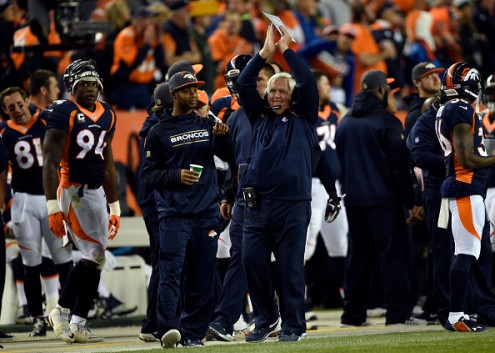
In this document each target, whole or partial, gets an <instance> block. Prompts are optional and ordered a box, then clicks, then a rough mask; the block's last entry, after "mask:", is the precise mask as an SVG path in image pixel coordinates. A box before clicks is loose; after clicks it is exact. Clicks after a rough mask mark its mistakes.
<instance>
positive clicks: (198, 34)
mask: <svg viewBox="0 0 495 353" xmlns="http://www.w3.org/2000/svg"><path fill="white" fill-rule="evenodd" d="M192 6H193V7H192V9H191V16H192V28H191V36H192V38H193V39H194V41H195V42H196V46H197V47H198V48H199V50H200V52H201V63H202V64H203V70H201V72H199V73H198V80H200V81H204V82H205V85H204V87H203V89H204V90H205V91H206V93H208V95H212V94H213V92H214V91H215V76H216V74H217V65H216V63H215V62H214V61H213V59H212V58H211V48H210V46H209V45H208V37H209V35H210V33H208V30H209V28H211V24H212V19H213V15H214V14H216V13H217V11H218V9H217V8H213V9H210V8H209V7H206V8H205V5H204V4H202V2H200V1H194V2H193V3H192Z"/></svg>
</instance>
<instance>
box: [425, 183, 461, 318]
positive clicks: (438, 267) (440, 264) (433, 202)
mask: <svg viewBox="0 0 495 353" xmlns="http://www.w3.org/2000/svg"><path fill="white" fill-rule="evenodd" d="M441 199H442V196H441V194H440V186H438V187H436V186H425V189H424V191H423V201H424V211H425V221H426V225H427V227H428V231H429V233H430V247H431V256H432V265H433V301H434V303H436V308H437V314H438V319H439V320H440V322H441V323H442V325H444V324H445V322H446V321H447V318H448V316H449V308H450V282H449V273H450V264H451V262H452V257H453V256H454V244H453V238H452V232H451V230H450V226H449V228H448V229H443V228H438V226H437V223H438V215H439V213H440V203H441Z"/></svg>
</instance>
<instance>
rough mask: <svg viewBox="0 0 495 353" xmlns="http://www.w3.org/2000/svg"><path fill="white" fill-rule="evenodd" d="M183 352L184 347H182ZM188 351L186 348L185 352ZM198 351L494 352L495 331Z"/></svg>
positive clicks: (335, 339) (316, 340) (333, 339)
mask: <svg viewBox="0 0 495 353" xmlns="http://www.w3.org/2000/svg"><path fill="white" fill-rule="evenodd" d="M181 349H184V348H181ZM188 350H189V349H188ZM195 350H196V351H198V350H199V351H201V352H205V353H206V352H219V353H220V352H221V353H293V352H294V353H296V352H297V353H306V352H308V353H313V352H315V353H316V352H322V353H323V352H325V353H331V352H346V353H347V352H350V353H353V352H360V353H361V352H377V353H389V352H401V353H429V352H432V353H433V352H435V353H437V352H445V353H452V352H464V353H472V352H473V353H483V352H486V353H493V352H495V329H494V328H492V329H491V330H489V331H487V332H482V333H461V332H448V331H425V332H404V333H389V334H379V335H362V336H349V337H329V338H314V339H313V338H311V339H303V340H301V341H300V342H293V343H279V342H264V343H255V344H231V343H227V344H220V345H214V346H206V347H204V348H195ZM140 352H141V353H158V352H162V353H163V352H175V350H170V349H168V350H164V349H151V350H147V351H140Z"/></svg>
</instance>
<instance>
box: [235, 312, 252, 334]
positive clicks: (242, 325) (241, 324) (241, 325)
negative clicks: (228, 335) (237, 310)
mask: <svg viewBox="0 0 495 353" xmlns="http://www.w3.org/2000/svg"><path fill="white" fill-rule="evenodd" d="M248 328H249V324H248V323H247V322H246V321H245V320H244V317H243V316H242V314H241V316H239V320H237V321H236V323H235V324H234V332H235V333H243V332H246V331H247V329H248Z"/></svg>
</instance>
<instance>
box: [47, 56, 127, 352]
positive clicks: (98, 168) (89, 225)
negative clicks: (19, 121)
mask: <svg viewBox="0 0 495 353" xmlns="http://www.w3.org/2000/svg"><path fill="white" fill-rule="evenodd" d="M64 84H65V87H66V89H67V91H68V92H69V93H70V94H71V97H70V98H69V99H67V100H61V101H56V102H54V103H53V104H52V105H51V106H50V107H48V108H47V109H46V110H44V111H43V112H44V115H43V116H44V117H46V121H47V131H46V137H45V141H44V143H43V152H44V156H45V165H44V167H43V189H44V191H45V195H46V198H47V200H48V201H47V207H48V217H49V221H50V229H51V230H52V232H53V233H54V234H55V235H56V236H57V237H62V236H64V235H66V230H67V236H68V237H69V238H70V241H72V242H73V243H74V244H75V246H77V248H78V249H79V250H80V251H81V253H82V258H81V260H80V261H79V262H78V263H77V265H76V266H75V267H73V269H72V271H71V272H70V274H69V277H68V279H67V282H66V284H65V286H64V288H63V290H62V293H61V295H60V299H59V301H58V305H57V308H55V309H53V310H52V312H51V313H50V315H49V320H50V323H51V325H52V327H53V330H54V331H55V334H56V335H57V336H58V337H59V338H60V339H62V340H63V341H65V342H69V343H71V342H80V343H84V342H88V341H92V342H96V341H101V338H98V337H96V336H95V335H93V334H92V333H91V331H90V330H89V328H88V327H87V326H86V318H87V316H88V312H89V309H90V308H91V305H92V303H93V299H94V298H95V296H96V293H97V290H98V283H99V282H100V275H101V269H102V268H103V265H104V264H105V249H106V248H107V241H108V239H113V238H114V237H115V236H116V235H117V232H118V229H119V227H120V205H119V202H118V200H117V177H116V173H115V165H114V161H113V153H112V145H111V144H112V139H113V134H114V131H115V124H116V116H115V112H114V111H113V109H112V108H111V107H110V105H108V104H106V103H104V102H102V101H99V100H98V96H99V95H100V94H101V92H102V90H103V85H102V83H101V79H100V75H99V73H98V72H97V71H96V63H95V62H94V61H92V60H76V61H74V62H73V63H71V64H70V65H69V66H67V69H66V70H65V73H64ZM59 167H60V168H61V169H60V181H59V178H58V172H59ZM107 202H108V206H109V208H110V217H109V215H108V212H107ZM64 221H65V222H64ZM64 224H65V226H64ZM71 310H72V316H71V318H70V321H69V314H70V311H71Z"/></svg>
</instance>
